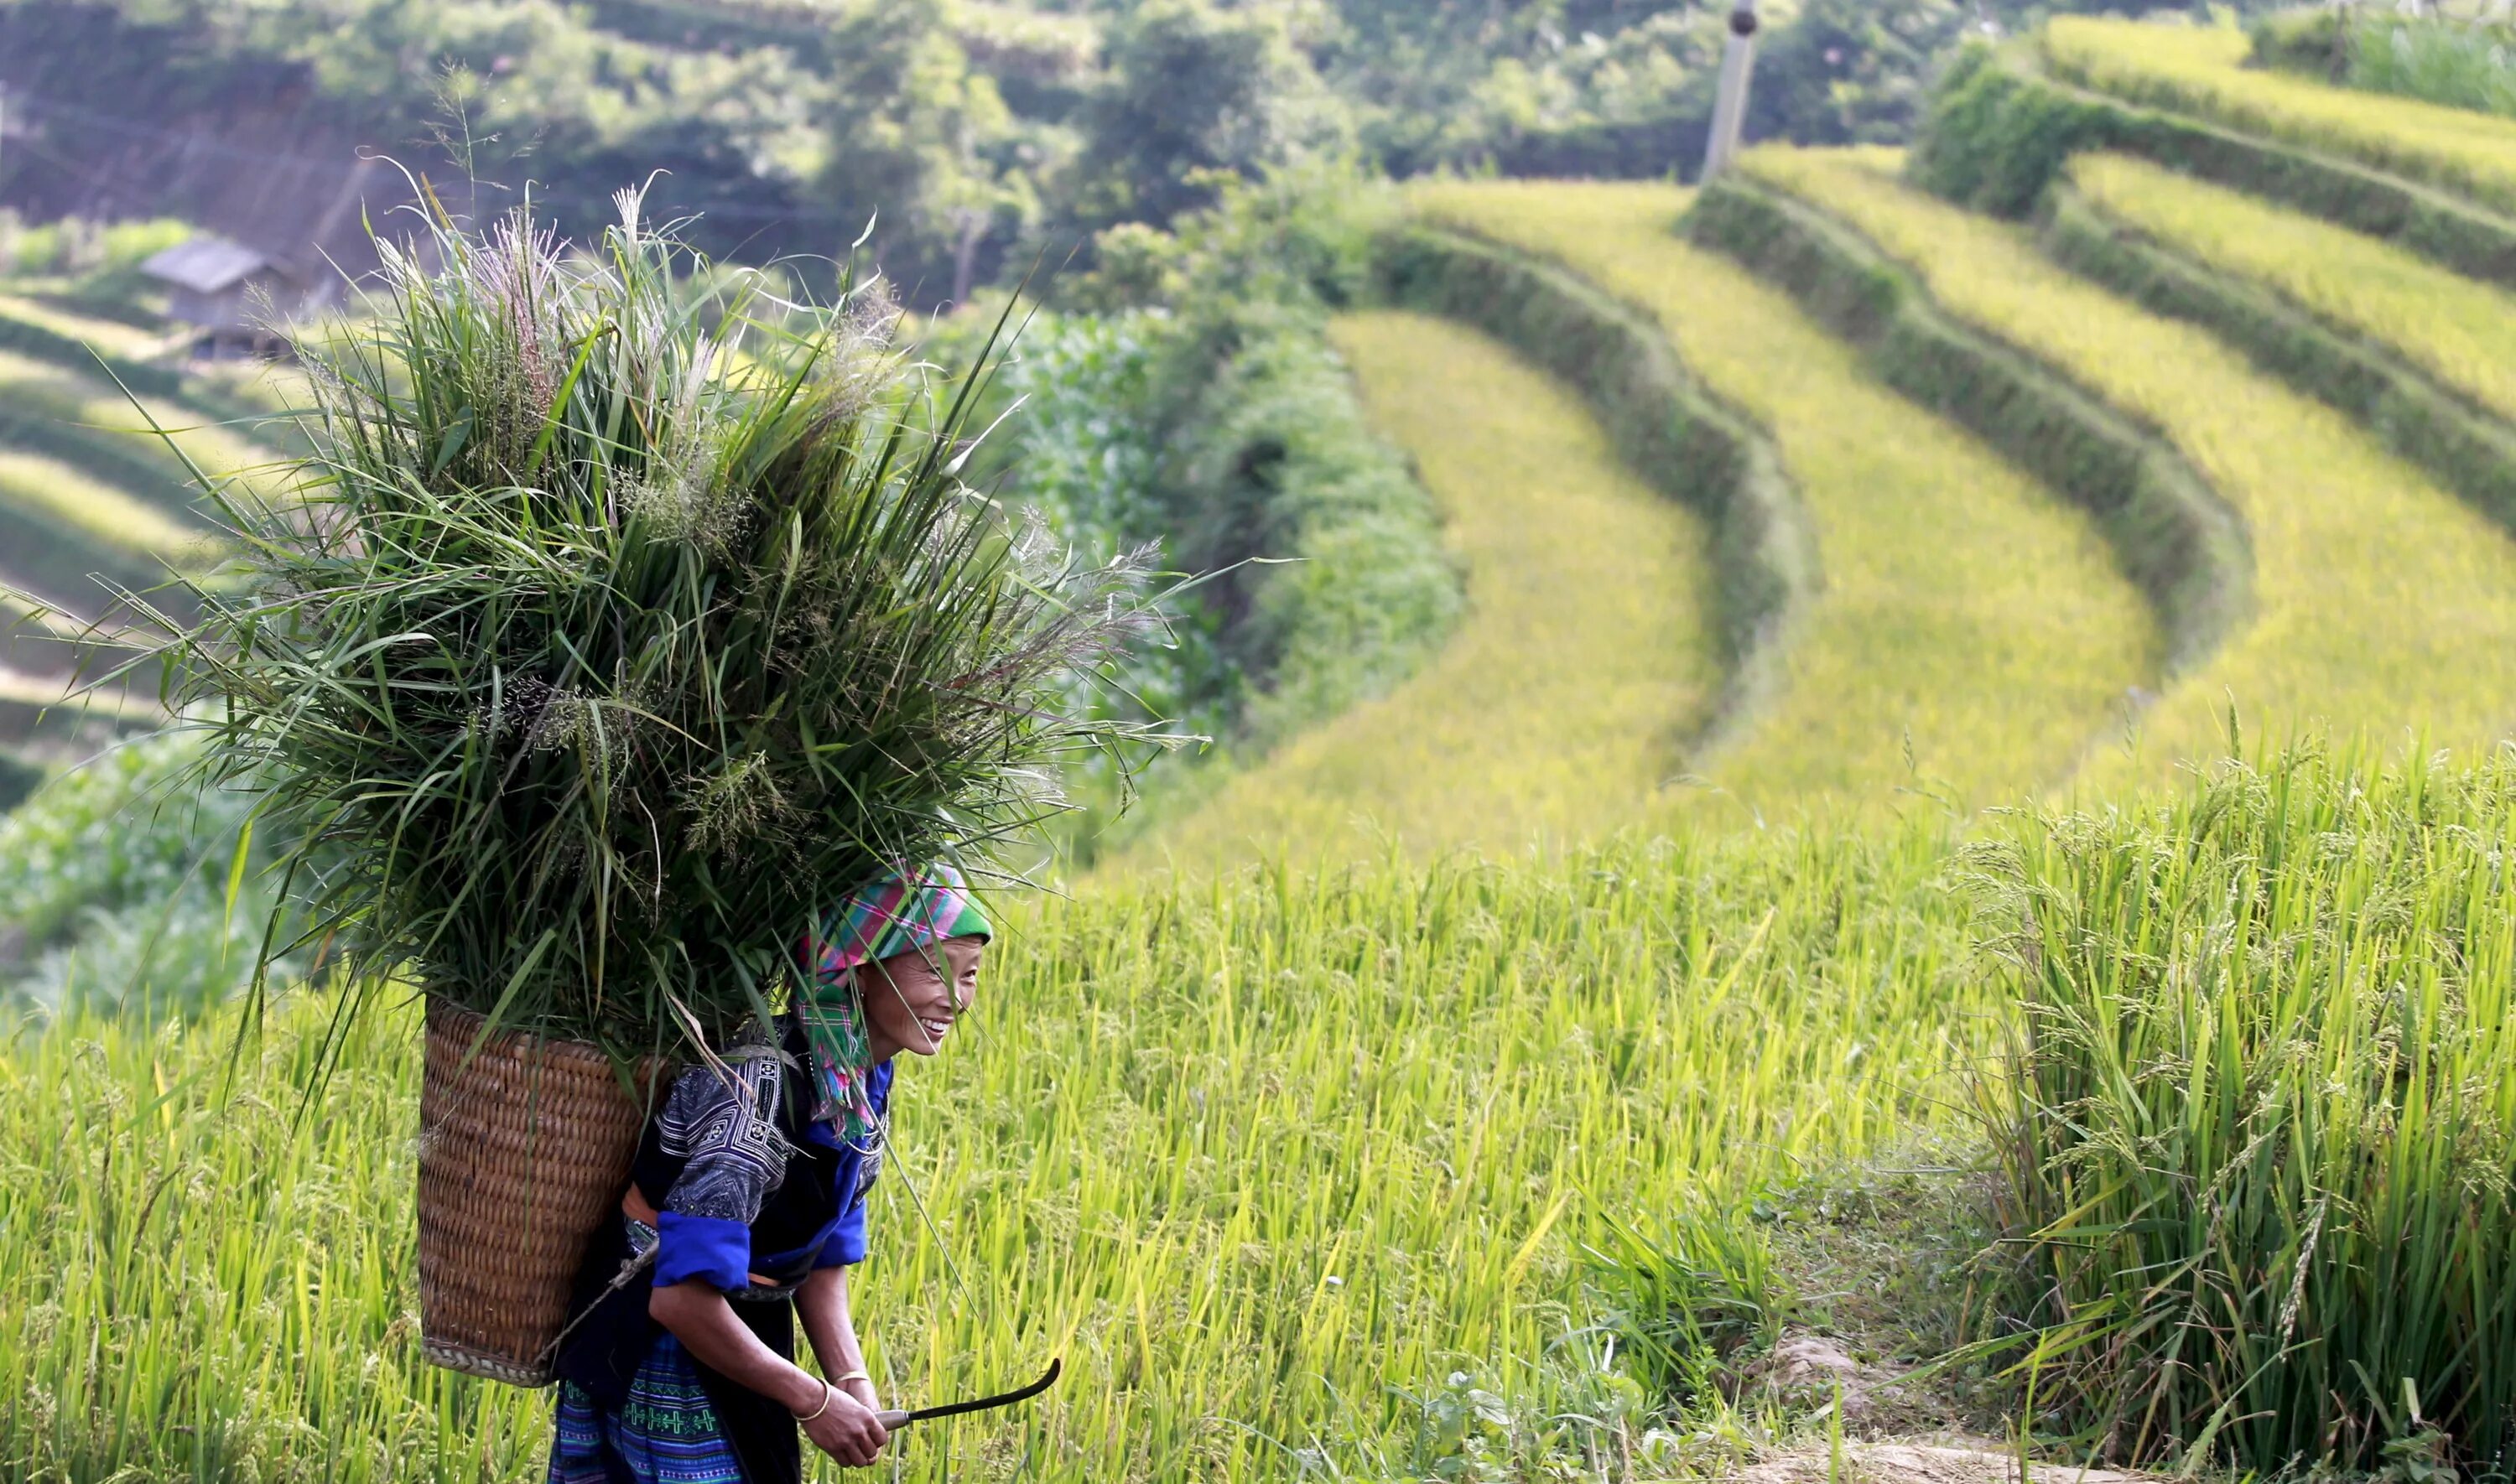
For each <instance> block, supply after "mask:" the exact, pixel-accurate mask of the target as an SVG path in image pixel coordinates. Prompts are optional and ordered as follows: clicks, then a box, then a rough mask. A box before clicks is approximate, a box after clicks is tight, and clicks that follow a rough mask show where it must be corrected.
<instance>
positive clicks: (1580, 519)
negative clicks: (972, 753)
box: [1133, 313, 1719, 864]
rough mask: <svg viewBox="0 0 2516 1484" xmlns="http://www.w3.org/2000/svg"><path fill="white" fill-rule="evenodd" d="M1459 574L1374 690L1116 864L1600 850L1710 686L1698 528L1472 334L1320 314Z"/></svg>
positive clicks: (1649, 787) (1630, 813)
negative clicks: (1460, 608) (1425, 646)
mask: <svg viewBox="0 0 2516 1484" xmlns="http://www.w3.org/2000/svg"><path fill="white" fill-rule="evenodd" d="M1331 332H1332V334H1333V336H1334V338H1335V341H1336V344H1337V346H1338V348H1339V349H1340V350H1342V351H1343V352H1344V354H1345V356H1346V359H1347V361H1348V363H1349V364H1350V365H1351V366H1352V367H1353V369H1354V372H1355V375H1356V377H1357V379H1358V380H1359V381H1360V382H1361V384H1362V390H1363V404H1364V408H1365V410H1366V412H1367V413H1368V414H1369V415H1370V417H1371V419H1372V422H1373V425H1374V427H1375V428H1377V429H1378V430H1379V431H1380V432H1381V433H1383V434H1384V435H1386V436H1388V437H1391V438H1393V439H1395V440H1396V441H1397V442H1398V443H1399V444H1400V445H1401V446H1403V447H1404V448H1405V449H1406V450H1407V451H1408V452H1410V453H1411V454H1412V455H1413V456H1414V458H1415V462H1416V467H1417V469H1418V470H1419V471H1420V472H1421V474H1422V475H1423V477H1424V479H1425V481H1426V483H1427V485H1428V486H1429V487H1430V488H1431V490H1432V492H1433V494H1434V497H1435V498H1436V499H1437V500H1439V501H1440V502H1441V505H1442V510H1443V514H1444V515H1445V516H1446V517H1447V531H1448V535H1449V539H1450V542H1451V546H1452V551H1453V552H1454V554H1455V556H1456V558H1457V559H1458V560H1460V561H1461V562H1463V563H1464V565H1465V566H1466V569H1467V592H1468V604H1467V617H1466V618H1465V619H1464V620H1463V621H1462V622H1461V624H1460V626H1459V628H1458V630H1457V631H1456V632H1455V633H1453V634H1452V635H1451V637H1450V639H1449V641H1448V643H1447V645H1445V646H1444V647H1443V648H1442V649H1441V650H1440V651H1439V652H1438V653H1437V654H1436V655H1435V656H1434V657H1433V658H1432V660H1431V661H1430V662H1428V663H1427V664H1426V665H1425V667H1424V668H1423V669H1422V671H1420V672H1419V673H1418V674H1416V675H1415V676H1414V677H1412V678H1411V679H1409V680H1405V682H1403V683H1401V684H1400V685H1399V686H1398V687H1397V688H1396V689H1395V690H1393V691H1391V692H1390V693H1389V694H1388V695H1386V696H1384V697H1380V698H1377V699H1371V700H1366V701H1363V703H1362V704H1360V705H1357V706H1355V707H1353V708H1351V709H1349V710H1348V711H1346V712H1345V713H1344V714H1343V715H1341V716H1339V717H1337V718H1335V719H1334V720H1332V721H1327V722H1324V723H1322V724H1321V725H1319V726H1317V727H1314V728H1313V729H1311V730H1310V731H1307V732H1304V733H1301V734H1298V735H1296V736H1295V737H1293V738H1292V739H1291V740H1290V741H1288V742H1286V743H1285V744H1284V745H1282V746H1281V747H1279V748H1278V749H1277V750H1276V752H1275V753H1273V754H1272V755H1270V756H1269V757H1268V758H1267V759H1266V760H1265V761H1264V762H1262V763H1258V764H1257V765H1256V766H1254V767H1253V768H1251V769H1250V770H1248V771H1246V772H1244V773H1241V774H1239V775H1238V776H1237V777H1235V778H1232V779H1231V780H1229V781H1228V782H1226V783H1225V784H1224V785H1223V786H1222V788H1221V789H1220V790H1218V791H1217V793H1216V795H1215V797H1214V798H1213V799H1212V800H1211V801H1210V802H1208V803H1207V804H1205V805H1204V806H1203V807H1202V808H1200V809H1198V810H1197V811H1195V812H1194V813H1190V814H1187V815H1185V816H1184V817H1181V818H1180V819H1178V820H1177V821H1176V822H1175V823H1174V824H1172V825H1171V826H1169V827H1167V828H1165V829H1163V830H1161V831H1158V832H1156V833H1155V834H1153V836H1152V837H1151V838H1150V839H1149V840H1148V841H1147V842H1146V843H1145V844H1144V845H1141V846H1139V847H1138V849H1137V851H1136V853H1135V855H1134V856H1133V860H1134V861H1135V862H1138V863H1146V862H1158V861H1174V862H1179V863H1182V864H1192V863H1194V864H1212V863H1214V862H1217V861H1228V860H1233V859H1236V858H1241V857H1245V856H1248V855H1251V854H1290V855H1296V856H1300V857H1303V858H1306V859H1312V858H1316V859H1324V860H1330V861H1334V860H1343V859H1354V858H1356V857H1358V856H1368V855H1370V854H1373V853H1375V851H1376V848H1377V847H1378V845H1379V844H1380V843H1382V842H1394V843H1398V844H1400V845H1404V846H1405V847H1406V848H1409V849H1412V850H1434V849H1440V848H1445V847H1450V846H1459V845H1478V844H1482V845H1487V846H1489V847H1492V848H1499V849H1517V848H1520V847H1521V846H1523V845H1526V844H1527V843H1529V842H1530V841H1531V840H1532V839H1550V840H1554V841H1557V842H1568V841H1579V840H1583V839H1599V838H1603V837H1605V836H1607V835H1610V834H1613V833H1614V832H1615V831H1616V830H1618V829H1620V828H1622V827H1624V826H1625V825H1627V824H1629V823H1630V822H1631V821H1633V820H1634V819H1635V818H1636V817H1637V816H1638V815H1640V814H1642V813H1643V812H1645V811H1646V810H1647V809H1648V807H1649V806H1650V804H1651V801H1652V800H1653V798H1654V797H1655V796H1656V794H1657V793H1658V792H1659V791H1660V789H1661V786H1662V784H1663V783H1664V781H1665V780H1666V779H1668V778H1669V777H1670V776H1672V775H1673V774H1675V773H1676V772H1677V771H1678V770H1679V768H1680V766H1681V760H1682V757H1683V753H1682V744H1683V742H1684V741H1685V739H1686V737H1687V735H1688V733H1689V732H1690V731H1691V730H1692V728H1693V727H1695V726H1698V725H1699V724H1700V723H1701V719H1702V713H1703V709H1704V708H1705V706H1706V705H1707V704H1708V703H1709V701H1710V699H1711V694H1712V692H1713V690H1714V688H1715V686H1716V684H1717V682H1718V680H1719V675H1718V667H1717V662H1716V661H1715V659H1714V654H1713V646H1712V642H1711V639H1710V637H1709V636H1710V632H1711V623H1712V620H1711V619H1710V617H1709V616H1708V615H1707V614H1706V612H1705V611H1704V605H1705V603H1706V602H1707V601H1708V599H1709V598H1710V595H1711V583H1712V574H1711V572H1710V570H1709V568H1708V562H1709V559H1710V554H1709V552H1708V550H1707V538H1706V534H1705V531H1704V529H1703V526H1702V523H1701V521H1700V520H1699V519H1698V517H1697V516H1696V515H1694V514H1693V513H1691V512H1689V511H1688V510H1686V509H1685V508H1684V507H1682V506H1679V505H1677V504H1675V503H1674V502H1672V501H1669V500H1667V499H1664V498H1662V497H1661V496H1659V495H1657V494H1656V493H1654V492H1653V491H1652V490H1650V489H1648V488H1646V487H1644V486H1643V485H1642V484H1641V483H1640V482H1639V481H1637V480H1636V479H1635V478H1634V476H1633V475H1632V474H1630V473H1628V472H1626V471H1625V470H1623V469H1621V468H1619V467H1618V465H1617V463H1616V460H1615V456H1614V452H1613V451H1612V450H1611V449H1610V448H1609V446H1608V444H1607V440H1606V437H1605V435H1604V434H1603V433H1601V432H1600V431H1599V429H1598V426H1597V424H1596V423H1595V422H1593V421H1592V419H1591V418H1590V416H1589V414H1588V412H1587V411H1586V410H1585V409H1583V408H1582V407H1581V406H1580V405H1579V404H1578V403H1577V402H1575V401H1574V400H1573V399H1572V397H1571V396H1570V395H1569V394H1568V393H1567V392H1564V391H1563V390H1562V389H1560V388H1558V387H1555V386H1553V385H1550V384H1549V383H1548V381H1547V379H1546V378H1545V377H1544V376H1542V375H1541V374H1539V373H1538V372H1536V371H1534V370H1531V368H1529V367H1527V366H1525V365H1523V364H1521V363H1519V362H1518V361H1516V360H1515V359H1514V358H1513V357H1512V356H1511V355H1510V353H1509V352H1508V351H1506V350H1502V349H1501V348H1500V347H1498V346H1496V345H1494V344H1493V343H1492V342H1490V341H1488V340H1485V339H1484V338H1482V337H1480V336H1478V335H1476V334H1475V333H1473V332H1471V331H1468V330H1465V329H1462V328H1459V327H1457V326H1453V325H1447V324H1444V323H1443V322H1441V321H1439V320H1434V319H1427V318H1424V317H1421V316H1418V315H1410V314H1391V313H1377V314H1358V315H1351V316H1348V317H1346V318H1343V319H1340V320H1338V321H1336V322H1335V323H1334V325H1333V326H1332V327H1331Z"/></svg>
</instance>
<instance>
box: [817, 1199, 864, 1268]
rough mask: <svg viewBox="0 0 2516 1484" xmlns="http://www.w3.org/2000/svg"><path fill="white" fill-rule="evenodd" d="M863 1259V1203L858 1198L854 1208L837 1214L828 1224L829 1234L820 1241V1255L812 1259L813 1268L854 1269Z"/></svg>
mask: <svg viewBox="0 0 2516 1484" xmlns="http://www.w3.org/2000/svg"><path fill="white" fill-rule="evenodd" d="M864 1259H865V1203H864V1200H863V1198H862V1197H860V1198H858V1200H857V1203H856V1204H855V1205H854V1206H851V1207H849V1208H848V1209H847V1210H846V1211H843V1212H841V1213H840V1214H839V1218H838V1220H836V1221H834V1222H832V1223H831V1224H830V1234H829V1235H828V1236H827V1237H825V1238H823V1239H822V1240H821V1252H820V1255H819V1256H818V1257H815V1258H814V1259H813V1265H814V1266H815V1267H854V1266H856V1265H857V1264H858V1263H860V1262H862V1261H863V1260H864Z"/></svg>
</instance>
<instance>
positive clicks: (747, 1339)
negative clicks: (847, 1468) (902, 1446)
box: [647, 1274, 890, 1465]
mask: <svg viewBox="0 0 2516 1484" xmlns="http://www.w3.org/2000/svg"><path fill="white" fill-rule="evenodd" d="M816 1276H818V1274H817V1275H816ZM843 1292H844V1291H843ZM798 1297H799V1298H800V1297H801V1296H800V1295H799V1296H798ZM842 1305H843V1306H842V1309H841V1314H842V1317H844V1314H845V1308H844V1298H842ZM647 1312H648V1313H650V1314H651V1315H653V1316H654V1319H655V1322H656V1323H657V1324H660V1325H662V1326H663V1327H664V1328H665V1329H667V1330H670V1331H672V1332H673V1338H674V1339H676V1340H680V1341H681V1342H682V1347H683V1348H684V1349H687V1350H689V1351H690V1352H691V1354H692V1356H693V1357H695V1358H696V1359H697V1360H698V1362H699V1363H700V1364H701V1365H704V1366H706V1367H708V1368H709V1369H710V1370H712V1371H715V1372H717V1373H718V1374H720V1375H722V1376H724V1377H725V1378H726V1379H727V1380H729V1381H734V1383H735V1384H737V1385H741V1386H745V1387H748V1388H749V1389H751V1390H753V1391H757V1392H759V1393H760V1394H761V1395H763V1396H766V1397H768V1398H770V1399H771V1400H773V1401H776V1402H778V1403H780V1404H782V1405H783V1406H784V1407H785V1408H786V1410H787V1411H789V1412H792V1413H794V1414H795V1416H796V1418H797V1420H798V1421H799V1422H803V1427H804V1434H805V1436H807V1437H809V1438H811V1439H812V1440H813V1446H815V1447H817V1448H818V1449H820V1450H821V1451H822V1452H823V1453H826V1454H828V1455H829V1456H830V1457H831V1458H833V1459H835V1460H837V1461H838V1462H839V1463H850V1464H857V1465H863V1464H866V1463H872V1462H873V1461H874V1459H875V1457H876V1455H878V1454H880V1453H881V1452H882V1445H883V1444H884V1443H886V1442H888V1441H889V1440H890V1434H889V1433H887V1432H885V1431H884V1430H883V1426H882V1422H880V1421H879V1420H878V1419H876V1418H875V1417H874V1409H873V1408H872V1407H871V1406H870V1405H868V1404H867V1403H866V1402H865V1401H864V1400H862V1399H860V1397H859V1396H858V1395H857V1394H856V1393H855V1392H854V1391H853V1390H852V1389H851V1390H845V1391H842V1390H838V1389H836V1388H828V1389H825V1388H824V1387H823V1386H822V1384H821V1382H819V1381H816V1380H814V1379H813V1378H812V1377H810V1376H808V1375H806V1374H805V1373H804V1370H803V1368H802V1367H800V1366H798V1365H796V1364H795V1363H794V1362H793V1361H790V1360H787V1359H785V1358H784V1357H782V1356H780V1355H779V1354H778V1353H777V1352H776V1351H775V1350H772V1349H771V1348H769V1346H767V1345H765V1344H762V1343H761V1342H760V1337H759V1336H757V1335H754V1334H752V1333H751V1331H750V1330H749V1329H747V1328H745V1327H744V1325H743V1323H742V1321H741V1320H739V1319H736V1318H734V1309H733V1307H732V1306H731V1305H729V1304H728V1303H727V1302H726V1301H725V1295H724V1294H722V1293H720V1292H718V1291H717V1289H716V1288H715V1287H714V1286H713V1285H711V1284H708V1283H706V1282H703V1281H701V1280H699V1279H696V1278H693V1279H692V1280H690V1281H689V1282H686V1283H676V1284H672V1285H670V1286H668V1287H664V1288H659V1289H656V1290H655V1291H654V1293H653V1296H652V1297H650V1298H649V1299H648V1300H647ZM806 1312H807V1313H808V1314H809V1313H810V1312H811V1311H810V1310H809V1309H807V1310H806ZM806 1324H807V1328H808V1330H810V1327H811V1321H810V1320H809V1319H808V1320H807V1321H806ZM849 1342H850V1344H851V1346H852V1347H853V1345H854V1342H855V1336H854V1334H853V1333H851V1334H850V1336H849ZM820 1344H821V1340H820V1336H819V1334H818V1332H813V1345H814V1348H815V1350H816V1351H819V1350H820ZM822 1364H823V1365H824V1366H826V1365H828V1364H829V1362H828V1360H827V1359H826V1358H825V1359H824V1360H823V1361H822ZM847 1369H855V1368H854V1367H849V1368H847ZM825 1399H826V1400H827V1402H828V1405H827V1406H826V1407H825V1406H823V1405H822V1403H823V1401H824V1400H825ZM817 1409H818V1411H819V1413H820V1415H819V1416H818V1417H811V1414H812V1413H813V1412H815V1411H816V1410H817ZM808 1417H810V1418H811V1420H810V1421H804V1419H806V1418H808Z"/></svg>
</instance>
